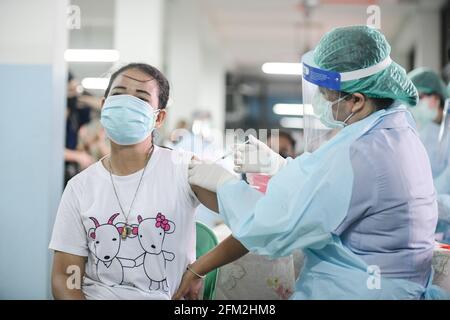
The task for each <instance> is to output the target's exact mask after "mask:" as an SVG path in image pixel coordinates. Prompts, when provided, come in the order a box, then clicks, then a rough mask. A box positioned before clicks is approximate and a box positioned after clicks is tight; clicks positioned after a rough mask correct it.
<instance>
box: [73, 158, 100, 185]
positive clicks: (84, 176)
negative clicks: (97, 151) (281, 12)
mask: <svg viewBox="0 0 450 320" xmlns="http://www.w3.org/2000/svg"><path fill="white" fill-rule="evenodd" d="M101 166H103V165H102V163H101V160H99V161H97V162H94V163H93V164H91V165H90V166H89V167H87V168H86V169H84V170H82V171H80V172H79V173H77V174H76V175H75V176H73V177H72V178H71V179H70V180H69V182H68V184H70V185H72V187H79V186H80V187H83V186H84V185H85V184H86V182H87V181H88V180H90V179H92V178H94V177H97V176H98V175H99V174H101V173H102V172H101V171H102V170H101V169H102V168H101ZM103 170H106V169H103Z"/></svg>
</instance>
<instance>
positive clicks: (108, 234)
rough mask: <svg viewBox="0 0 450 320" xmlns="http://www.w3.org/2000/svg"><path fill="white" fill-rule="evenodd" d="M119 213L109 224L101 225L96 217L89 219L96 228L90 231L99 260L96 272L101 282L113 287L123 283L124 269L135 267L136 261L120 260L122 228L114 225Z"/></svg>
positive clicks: (94, 250) (111, 218)
mask: <svg viewBox="0 0 450 320" xmlns="http://www.w3.org/2000/svg"><path fill="white" fill-rule="evenodd" d="M118 215H119V214H118V213H115V214H113V215H112V216H111V217H110V218H109V220H108V222H107V223H105V224H100V223H99V222H98V220H97V219H96V218H94V217H89V219H91V220H92V221H93V222H94V225H95V228H91V229H89V238H90V239H91V240H92V243H93V250H92V251H93V253H94V255H95V257H96V258H97V263H96V271H97V277H98V279H99V281H101V282H102V283H104V284H106V285H109V286H113V285H116V284H121V283H122V282H123V268H124V267H125V268H132V267H134V266H135V262H134V260H131V259H124V258H118V257H117V254H118V253H119V249H120V244H121V238H120V234H121V232H122V230H121V228H122V227H117V226H115V225H114V224H113V222H114V219H115V218H116V217H117V216H118Z"/></svg>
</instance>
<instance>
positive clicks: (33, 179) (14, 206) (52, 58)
mask: <svg viewBox="0 0 450 320" xmlns="http://www.w3.org/2000/svg"><path fill="white" fill-rule="evenodd" d="M66 8H67V1H64V0H58V1H54V0H35V1H17V0H2V1H1V2H0V95H1V96H2V100H1V103H0V108H1V110H2V116H1V117H0V150H1V151H0V152H1V157H0V177H1V178H0V219H1V221H2V224H1V232H0V257H1V263H0V279H1V280H0V299H46V298H50V297H51V295H50V269H51V253H50V251H49V250H48V243H49V239H50V234H51V230H52V227H53V221H54V217H55V214H56V211H57V207H58V203H59V199H60V197H61V193H62V184H63V163H64V158H63V150H64V123H65V121H64V111H65V91H66V83H67V75H66V68H65V63H64V50H65V48H66V45H67V29H66ZM11 30H14V32H13V34H11Z"/></svg>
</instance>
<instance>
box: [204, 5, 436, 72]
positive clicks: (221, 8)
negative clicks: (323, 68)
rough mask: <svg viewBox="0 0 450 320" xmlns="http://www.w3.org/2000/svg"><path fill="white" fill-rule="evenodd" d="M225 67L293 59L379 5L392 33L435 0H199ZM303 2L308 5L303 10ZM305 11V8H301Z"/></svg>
mask: <svg viewBox="0 0 450 320" xmlns="http://www.w3.org/2000/svg"><path fill="white" fill-rule="evenodd" d="M201 3H202V5H203V8H204V10H205V12H206V13H207V16H208V17H209V19H210V22H211V24H212V25H213V27H214V29H215V30H216V32H217V34H218V37H219V38H220V42H221V43H222V44H223V50H224V51H225V55H226V58H227V64H228V67H229V69H230V68H231V69H235V70H240V71H243V72H247V73H248V72H250V73H252V72H259V70H260V67H261V65H262V64H263V63H264V62H268V61H274V62H296V61H298V60H299V59H300V56H301V54H302V53H303V52H305V51H306V50H309V49H311V48H313V47H314V46H315V45H316V44H317V42H318V41H319V39H320V37H321V36H322V35H323V34H324V33H326V32H327V31H329V30H331V29H332V28H333V27H337V26H344V25H354V24H366V23H367V19H368V17H369V15H368V14H367V12H366V10H367V8H368V6H369V5H372V4H375V5H378V6H379V7H380V13H381V31H382V32H383V33H384V34H385V35H386V37H387V38H388V40H389V41H392V40H393V39H395V37H396V34H397V33H398V31H399V30H400V29H401V26H402V25H403V24H404V23H405V21H406V20H407V19H409V18H411V16H412V15H414V14H417V12H418V11H420V10H422V9H423V8H424V7H439V6H440V5H441V4H442V1H440V0H378V1H377V0H303V1H301V0H201ZM307 3H310V4H312V5H313V6H312V8H311V9H310V10H307V9H306V8H307V5H305V4H307ZM308 11H309V14H307V13H308Z"/></svg>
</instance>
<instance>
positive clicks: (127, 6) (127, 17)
mask: <svg viewBox="0 0 450 320" xmlns="http://www.w3.org/2000/svg"><path fill="white" fill-rule="evenodd" d="M164 7H165V1H164V0H116V8H115V20H114V47H115V49H117V50H119V52H120V60H121V62H122V63H128V62H145V63H148V64H151V65H153V66H155V67H157V68H161V67H162V65H163V56H162V52H163V36H164V35H163V20H164Z"/></svg>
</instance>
